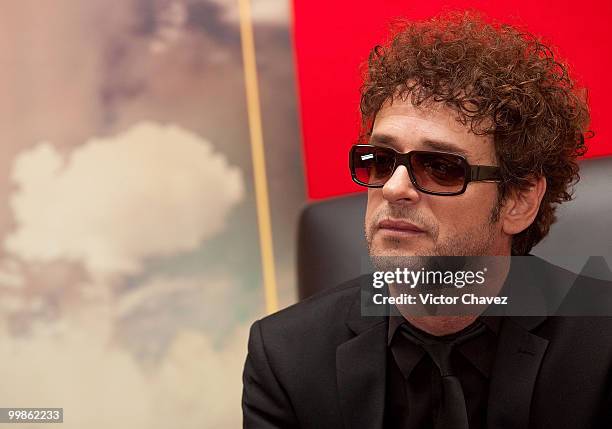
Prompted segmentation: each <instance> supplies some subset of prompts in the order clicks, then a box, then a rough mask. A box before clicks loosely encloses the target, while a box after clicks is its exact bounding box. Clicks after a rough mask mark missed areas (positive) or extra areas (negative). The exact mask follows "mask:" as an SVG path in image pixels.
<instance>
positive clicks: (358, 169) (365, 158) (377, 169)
mask: <svg viewBox="0 0 612 429" xmlns="http://www.w3.org/2000/svg"><path fill="white" fill-rule="evenodd" d="M352 157H353V173H354V175H355V178H356V179H357V180H358V181H359V182H361V183H362V184H364V185H366V186H379V185H383V184H384V183H385V182H386V181H387V179H389V177H391V175H392V174H393V166H394V165H395V152H393V151H392V150H390V149H386V148H381V147H368V146H354V147H353V151H352Z"/></svg>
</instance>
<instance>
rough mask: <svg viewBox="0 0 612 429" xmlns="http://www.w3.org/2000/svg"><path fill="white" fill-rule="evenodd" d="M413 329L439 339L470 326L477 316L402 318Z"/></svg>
mask: <svg viewBox="0 0 612 429" xmlns="http://www.w3.org/2000/svg"><path fill="white" fill-rule="evenodd" d="M404 318H405V319H406V320H407V321H408V322H409V323H410V324H411V325H412V326H414V327H415V328H418V329H420V330H421V331H425V332H427V333H428V334H431V335H435V336H437V337H441V336H443V335H450V334H454V333H455V332H459V331H461V330H462V329H464V328H467V327H468V326H470V325H471V324H472V323H473V322H474V321H475V320H476V319H477V318H478V315H469V316H404Z"/></svg>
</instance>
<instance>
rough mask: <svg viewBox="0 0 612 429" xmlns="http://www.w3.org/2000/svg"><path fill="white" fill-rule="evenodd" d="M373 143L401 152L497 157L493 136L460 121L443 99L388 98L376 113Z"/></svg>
mask: <svg viewBox="0 0 612 429" xmlns="http://www.w3.org/2000/svg"><path fill="white" fill-rule="evenodd" d="M370 142H371V143H372V144H379V145H383V146H390V147H393V148H394V149H396V150H397V151H399V152H408V151H410V150H439V151H445V152H454V153H458V154H460V155H464V156H466V157H467V158H468V160H471V161H482V160H493V159H495V157H494V154H495V150H494V146H493V138H492V136H481V135H476V134H474V133H473V132H471V131H470V127H469V125H463V124H461V123H460V122H459V121H457V113H456V112H455V111H453V110H452V109H451V108H449V107H448V106H446V105H444V104H443V103H429V104H423V105H421V106H418V107H415V106H413V105H412V103H411V102H410V100H409V99H408V100H402V99H399V98H396V99H394V100H393V102H392V103H391V102H390V101H387V102H386V103H385V104H383V106H382V107H381V109H380V110H379V111H378V114H377V115H376V118H375V121H374V126H373V128H372V136H371V138H370Z"/></svg>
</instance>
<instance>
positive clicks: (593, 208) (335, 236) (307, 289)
mask: <svg viewBox="0 0 612 429" xmlns="http://www.w3.org/2000/svg"><path fill="white" fill-rule="evenodd" d="M580 167H581V169H580V176H581V180H580V182H579V183H578V184H577V185H576V188H575V199H574V200H573V201H570V202H567V203H564V204H562V205H561V206H560V207H559V209H558V210H557V218H558V220H557V222H556V223H555V224H554V225H553V226H552V228H551V231H550V234H549V235H548V236H547V237H546V238H545V239H544V240H543V241H542V242H541V243H539V244H538V245H537V246H536V247H535V248H534V249H533V251H532V253H533V254H535V255H538V256H540V257H542V258H544V259H546V260H548V261H550V262H552V263H555V264H557V265H559V266H562V267H564V268H567V269H570V270H572V271H574V272H583V273H585V272H587V273H588V272H594V273H596V274H595V275H596V276H597V277H601V276H604V277H605V278H608V277H607V276H608V275H609V274H610V271H609V269H608V266H607V265H606V264H607V263H610V262H612V157H608V158H599V159H593V160H585V161H582V162H581V166H580ZM366 198H367V197H366V193H359V194H354V195H350V196H346V197H340V198H334V199H330V200H326V201H321V202H317V203H313V204H311V205H309V206H307V207H305V208H304V209H303V211H302V213H301V216H300V220H299V226H298V249H297V250H298V251H297V258H298V260H297V270H298V297H299V299H304V298H306V297H308V296H310V295H312V294H314V293H316V292H318V291H321V290H323V289H325V288H327V287H330V286H334V285H337V284H339V283H341V282H343V281H345V280H349V279H351V278H354V277H357V276H359V275H360V274H363V273H364V271H363V269H362V267H363V266H364V265H363V264H364V261H366V260H367V256H368V253H367V246H366V243H365V238H364V232H363V231H364V214H365V206H366ZM592 256H596V257H599V258H593V259H591V260H589V258H590V257H592ZM587 262H589V264H587ZM585 265H586V266H587V267H586V268H585ZM602 273H603V274H602Z"/></svg>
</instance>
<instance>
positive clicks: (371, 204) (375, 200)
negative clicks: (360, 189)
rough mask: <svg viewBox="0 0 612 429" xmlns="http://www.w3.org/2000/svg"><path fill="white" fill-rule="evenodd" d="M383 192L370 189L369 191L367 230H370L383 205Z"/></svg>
mask: <svg viewBox="0 0 612 429" xmlns="http://www.w3.org/2000/svg"><path fill="white" fill-rule="evenodd" d="M382 201H383V198H382V190H381V189H375V188H370V189H368V203H367V205H366V213H365V227H366V230H369V229H370V225H371V223H372V221H373V220H374V217H375V216H376V213H377V212H378V209H379V207H380V205H381V204H382Z"/></svg>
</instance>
